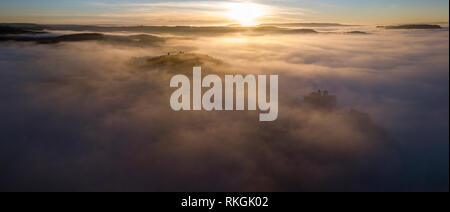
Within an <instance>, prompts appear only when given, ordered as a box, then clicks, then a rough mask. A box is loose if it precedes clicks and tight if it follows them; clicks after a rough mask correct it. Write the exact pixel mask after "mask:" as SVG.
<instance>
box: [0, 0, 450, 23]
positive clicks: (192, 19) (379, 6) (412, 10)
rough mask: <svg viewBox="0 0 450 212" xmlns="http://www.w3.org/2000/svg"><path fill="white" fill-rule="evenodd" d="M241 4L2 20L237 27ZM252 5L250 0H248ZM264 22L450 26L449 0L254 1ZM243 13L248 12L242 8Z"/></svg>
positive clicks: (150, 5) (39, 6)
mask: <svg viewBox="0 0 450 212" xmlns="http://www.w3.org/2000/svg"><path fill="white" fill-rule="evenodd" d="M242 2H243V1H225V0H218V1H216V0H213V1H195V0H188V1H181V0H170V1H161V0H147V1H144V0H94V1H88V0H41V1H35V0H2V1H1V2H0V22H33V23H46V24H52V23H53V24H64V23H70V24H142V25H220V24H231V23H239V20H236V19H233V18H230V17H229V15H228V14H229V10H230V5H236V4H237V6H231V7H232V8H236V7H239V3H242ZM246 2H249V1H246ZM250 2H252V4H254V5H258V7H259V8H260V9H261V10H263V13H261V14H260V15H259V16H258V17H257V18H255V20H252V21H254V22H255V23H256V22H258V23H261V22H299V21H301V22H305V21H306V22H340V23H367V24H387V23H399V24H400V23H430V22H448V17H449V13H448V8H449V2H448V1H447V0H429V1H420V0H379V1H371V0H316V1H311V0H271V1H269V0H254V1H250ZM242 10H247V11H248V9H247V8H244V9H242Z"/></svg>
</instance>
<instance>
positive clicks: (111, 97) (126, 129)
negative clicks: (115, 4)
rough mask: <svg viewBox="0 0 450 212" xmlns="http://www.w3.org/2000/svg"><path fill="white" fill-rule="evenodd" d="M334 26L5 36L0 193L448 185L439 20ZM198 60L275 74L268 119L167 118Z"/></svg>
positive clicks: (0, 74)
mask: <svg viewBox="0 0 450 212" xmlns="http://www.w3.org/2000/svg"><path fill="white" fill-rule="evenodd" d="M333 27H335V28H338V27H339V26H333ZM339 30H340V31H338V32H333V33H314V34H309V33H308V34H303V33H300V34H298V33H296V34H292V33H275V34H272V33H268V34H262V35H261V34H251V35H249V34H247V33H243V34H242V33H238V34H220V35H217V34H214V35H212V34H210V33H208V34H205V35H203V34H198V33H193V34H186V35H181V34H178V33H176V34H172V35H157V36H160V37H164V36H167V39H165V42H164V44H160V43H158V45H152V44H151V43H150V44H148V43H147V45H144V46H141V45H136V43H132V44H130V43H120V44H117V43H116V42H104V41H80V42H58V43H52V44H36V43H34V42H14V41H8V42H1V43H0V87H1V89H0V99H1V102H2V103H1V104H0V117H1V122H0V173H1V174H0V190H2V191H29V190H32V191H48V190H51V191H448V185H449V184H448V179H449V175H448V165H449V164H448V161H449V160H448V154H449V153H448V149H449V134H448V127H449V126H448V123H449V122H448V117H449V93H448V92H449V72H448V69H449V59H448V58H449V50H448V46H449V34H448V29H443V30H384V29H373V28H370V30H371V31H370V34H362V35H357V34H348V33H345V32H347V31H348V28H345V29H341V28H340V29H339ZM351 30H358V27H357V26H351ZM361 30H362V31H368V27H364V28H361ZM102 33H105V34H107V35H111V36H112V35H114V36H119V35H118V34H117V32H102ZM121 33H122V34H120V35H122V36H123V34H125V36H129V35H136V34H139V33H132V32H121ZM169 34H170V32H169ZM180 51H182V52H186V53H185V54H178V52H180ZM168 53H169V54H168ZM159 56H163V57H161V58H160V59H158V60H155V59H154V58H158V57H159ZM197 65H200V66H202V68H203V72H204V74H209V73H214V74H219V75H224V74H230V73H231V74H239V73H240V74H249V73H251V74H278V75H279V76H280V80H279V86H280V88H279V93H280V101H279V106H280V109H279V118H278V120H277V121H276V122H273V123H261V122H258V113H257V112H248V111H245V112H244V111H241V112H204V111H203V112H174V111H171V109H170V102H169V101H170V94H171V92H173V90H174V89H171V88H170V86H169V80H170V78H171V77H172V76H174V75H175V74H179V73H183V74H187V75H189V74H191V73H192V67H193V66H197ZM319 89H320V90H328V91H329V92H330V93H331V94H333V95H336V96H337V98H338V108H337V109H336V110H333V111H324V110H321V109H318V108H314V107H308V106H306V105H305V104H304V101H303V98H304V97H305V96H307V95H308V94H310V93H311V92H313V91H316V90H319ZM352 109H356V111H353V112H351V110H352ZM366 113H367V115H366Z"/></svg>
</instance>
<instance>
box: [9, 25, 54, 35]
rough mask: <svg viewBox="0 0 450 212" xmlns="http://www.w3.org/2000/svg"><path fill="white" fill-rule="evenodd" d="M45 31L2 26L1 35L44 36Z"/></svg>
mask: <svg viewBox="0 0 450 212" xmlns="http://www.w3.org/2000/svg"><path fill="white" fill-rule="evenodd" d="M42 33H45V32H43V31H38V30H32V29H26V28H19V27H12V26H5V25H0V35H16V34H42Z"/></svg>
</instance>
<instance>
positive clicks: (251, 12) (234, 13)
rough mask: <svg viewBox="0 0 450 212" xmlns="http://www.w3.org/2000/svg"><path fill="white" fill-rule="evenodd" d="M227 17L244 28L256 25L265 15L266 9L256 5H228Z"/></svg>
mask: <svg viewBox="0 0 450 212" xmlns="http://www.w3.org/2000/svg"><path fill="white" fill-rule="evenodd" d="M227 9H228V13H227V16H228V18H230V19H233V20H235V21H239V23H240V24H242V25H244V26H249V25H256V24H257V23H255V20H256V19H257V18H259V17H261V16H263V15H264V8H263V6H261V5H258V4H255V3H231V4H228V5H227Z"/></svg>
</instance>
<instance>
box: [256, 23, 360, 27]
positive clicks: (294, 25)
mask: <svg viewBox="0 0 450 212" xmlns="http://www.w3.org/2000/svg"><path fill="white" fill-rule="evenodd" d="M260 26H280V27H342V26H353V25H344V24H338V23H267V24H261V25H260Z"/></svg>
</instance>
